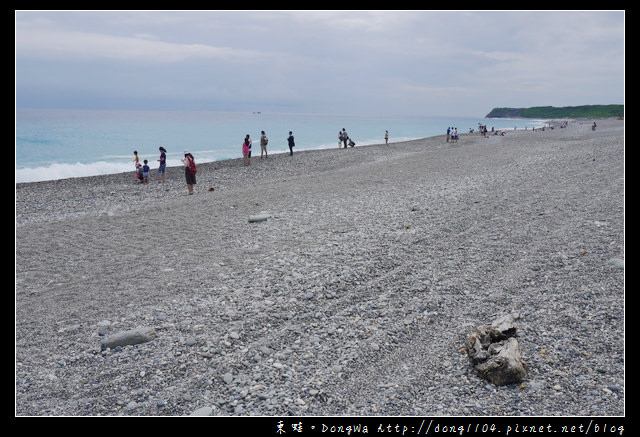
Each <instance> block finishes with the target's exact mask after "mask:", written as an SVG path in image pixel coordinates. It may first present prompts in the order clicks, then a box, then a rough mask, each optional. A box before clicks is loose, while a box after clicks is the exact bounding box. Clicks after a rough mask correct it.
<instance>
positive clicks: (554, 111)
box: [485, 105, 624, 118]
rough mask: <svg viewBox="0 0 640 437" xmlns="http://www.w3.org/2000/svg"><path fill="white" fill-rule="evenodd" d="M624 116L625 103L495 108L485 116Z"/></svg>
mask: <svg viewBox="0 0 640 437" xmlns="http://www.w3.org/2000/svg"><path fill="white" fill-rule="evenodd" d="M610 117H624V105H583V106H563V107H560V108H556V107H553V106H535V107H533V108H493V109H492V110H491V112H489V113H488V114H487V115H486V116H485V118H610Z"/></svg>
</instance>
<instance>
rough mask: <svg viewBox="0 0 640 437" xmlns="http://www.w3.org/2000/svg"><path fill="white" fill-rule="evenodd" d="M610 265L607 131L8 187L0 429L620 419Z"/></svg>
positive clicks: (620, 190)
mask: <svg viewBox="0 0 640 437" xmlns="http://www.w3.org/2000/svg"><path fill="white" fill-rule="evenodd" d="M210 188H214V190H213V191H209V189H210ZM255 214H264V215H265V216H267V217H268V218H267V219H266V220H265V221H261V222H258V223H251V222H250V220H249V218H250V217H251V216H252V215H255ZM624 253H625V248H624V121H619V120H603V121H601V122H600V121H599V122H598V129H597V130H596V131H594V132H592V131H591V129H590V127H589V123H587V124H586V125H585V124H579V123H573V124H571V123H570V124H569V127H568V128H562V129H560V128H558V129H553V130H551V129H547V130H546V131H544V132H538V131H536V132H533V131H524V130H523V131H513V132H509V133H508V134H507V135H506V136H489V137H487V138H483V137H481V136H480V135H479V134H477V133H475V134H461V135H460V140H459V141H458V142H457V143H447V142H446V141H445V139H444V135H441V136H435V137H429V138H426V139H422V140H414V141H410V142H403V143H393V144H390V145H389V146H385V145H384V144H381V145H369V146H361V147H358V146H356V147H355V148H349V149H347V150H345V149H339V150H338V149H337V147H336V149H322V150H309V151H304V152H295V151H294V155H293V156H292V157H289V156H287V155H286V154H285V155H274V156H273V157H270V158H269V159H268V160H267V161H264V160H263V161H262V162H261V161H260V158H259V157H254V158H252V163H251V165H250V166H248V167H244V166H243V165H242V160H241V159H234V160H227V161H217V162H212V163H205V164H200V165H199V170H198V174H197V184H196V194H195V195H193V196H189V195H188V194H187V189H186V184H185V180H184V173H183V171H182V168H178V167H172V168H170V169H168V174H167V182H165V184H158V183H157V182H155V181H153V182H151V183H149V184H147V185H142V184H138V183H136V182H135V181H134V179H133V172H131V173H119V174H114V175H101V176H90V177H83V178H72V179H64V180H56V181H46V182H30V183H20V184H16V278H15V279H16V281H15V282H16V292H15V299H16V309H15V322H16V326H15V332H16V396H15V400H16V415H17V416H184V415H190V414H192V413H193V412H196V411H198V412H201V411H204V410H206V411H207V414H208V415H212V416H284V415H293V416H399V415H402V416H496V415H499V416H518V417H521V416H623V415H624V414H625V403H624V399H625V369H624V362H625V361H624V340H625V339H624V322H625V317H624V306H625V300H624ZM613 260H615V261H616V262H613ZM620 266H622V267H620ZM502 314H511V315H514V316H516V324H517V326H518V341H519V345H520V348H521V353H522V356H523V360H524V361H525V363H527V365H528V376H527V378H526V380H524V381H523V382H522V383H521V384H518V385H510V386H504V387H495V386H492V385H491V384H488V383H487V382H486V381H484V380H482V379H481V378H479V377H478V375H476V374H475V373H474V372H473V370H472V368H471V366H470V363H469V361H468V357H467V356H466V355H465V354H464V353H461V351H460V348H461V347H462V346H463V345H464V341H465V338H466V336H467V335H468V334H469V333H470V332H471V331H472V329H474V328H475V327H477V326H479V325H483V324H488V323H490V322H491V321H493V320H494V319H495V318H496V316H499V315H502ZM140 327H151V328H153V330H154V331H155V334H156V336H155V338H154V339H153V340H151V341H148V342H146V343H142V344H137V345H128V346H122V347H117V348H115V349H106V350H102V349H101V347H100V344H101V341H102V340H103V339H104V338H106V337H108V336H110V335H114V334H117V333H119V332H122V331H126V330H130V329H136V328H140Z"/></svg>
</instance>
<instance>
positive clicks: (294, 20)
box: [15, 10, 625, 117]
mask: <svg viewBox="0 0 640 437" xmlns="http://www.w3.org/2000/svg"><path fill="white" fill-rule="evenodd" d="M624 24H625V12H624V11H621V10H617V11H616V10H614V11H407V10H318V11H307V10H304V11H284V10H264V11H146V10H140V11H125V10H123V11H55V10H54V11H26V10H24V11H19V10H17V11H15V102H16V108H17V109H22V108H65V109H67V108H69V109H125V110H198V111H199V110H210V111H232V112H257V111H260V112H263V113H265V112H278V113H322V114H340V115H394V116H395V115H426V116H472V117H484V116H485V115H486V114H487V113H489V112H490V111H491V109H493V108H495V107H514V108H525V107H533V106H556V107H559V106H578V105H593V104H603V105H604V104H624V61H625V59H624V54H625V50H624V40H625V38H624Z"/></svg>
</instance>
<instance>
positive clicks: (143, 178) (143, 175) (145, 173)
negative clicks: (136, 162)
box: [142, 159, 149, 184]
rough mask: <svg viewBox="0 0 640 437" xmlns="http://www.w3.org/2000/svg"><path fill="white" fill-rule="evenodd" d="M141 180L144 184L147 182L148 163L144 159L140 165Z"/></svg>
mask: <svg viewBox="0 0 640 437" xmlns="http://www.w3.org/2000/svg"><path fill="white" fill-rule="evenodd" d="M142 182H143V183H145V184H146V183H147V182H149V164H148V162H147V160H146V159H145V160H144V165H143V166H142Z"/></svg>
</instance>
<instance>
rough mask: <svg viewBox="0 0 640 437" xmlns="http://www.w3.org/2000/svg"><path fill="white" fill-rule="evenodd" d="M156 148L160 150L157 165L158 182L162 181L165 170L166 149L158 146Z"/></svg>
mask: <svg viewBox="0 0 640 437" xmlns="http://www.w3.org/2000/svg"><path fill="white" fill-rule="evenodd" d="M158 150H160V159H158V162H159V163H160V164H159V165H158V182H164V175H165V173H166V171H167V151H166V150H165V149H164V147H159V148H158Z"/></svg>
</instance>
